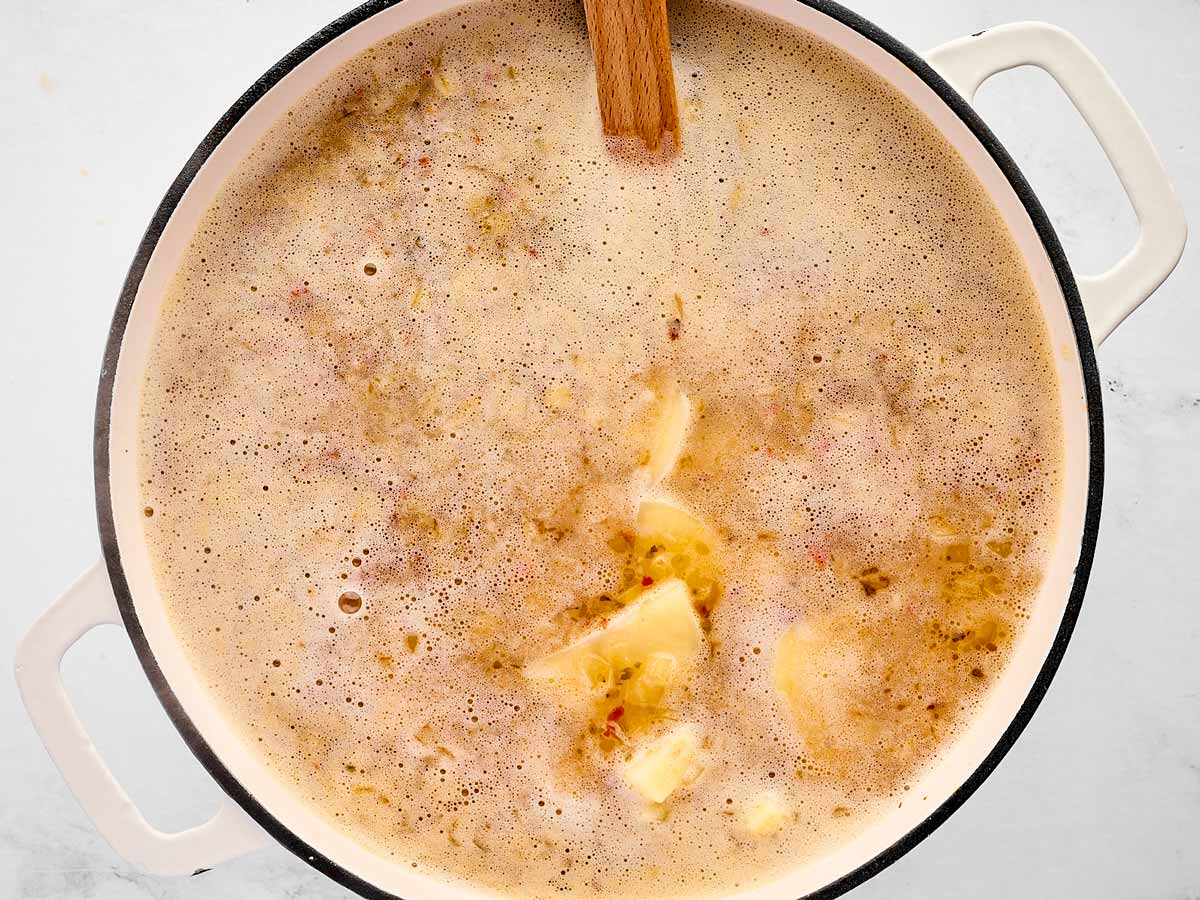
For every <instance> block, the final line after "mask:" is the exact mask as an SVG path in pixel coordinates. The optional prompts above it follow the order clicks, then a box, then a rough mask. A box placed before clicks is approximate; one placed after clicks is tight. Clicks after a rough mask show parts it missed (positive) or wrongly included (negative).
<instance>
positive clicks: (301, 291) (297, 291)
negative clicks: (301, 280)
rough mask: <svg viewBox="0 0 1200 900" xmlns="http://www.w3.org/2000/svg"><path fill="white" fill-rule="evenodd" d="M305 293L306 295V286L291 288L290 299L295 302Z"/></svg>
mask: <svg viewBox="0 0 1200 900" xmlns="http://www.w3.org/2000/svg"><path fill="white" fill-rule="evenodd" d="M307 293H308V286H307V285H301V286H300V287H295V288H292V291H291V294H292V299H293V300H295V299H296V298H297V297H299V296H300V295H301V294H307Z"/></svg>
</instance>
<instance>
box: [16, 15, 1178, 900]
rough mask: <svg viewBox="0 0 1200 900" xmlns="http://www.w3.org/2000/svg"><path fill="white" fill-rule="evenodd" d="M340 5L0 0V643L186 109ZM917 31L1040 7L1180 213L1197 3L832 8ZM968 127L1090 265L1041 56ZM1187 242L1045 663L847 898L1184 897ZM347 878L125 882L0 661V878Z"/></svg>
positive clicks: (147, 797) (219, 887)
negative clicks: (973, 789) (1010, 741)
mask: <svg viewBox="0 0 1200 900" xmlns="http://www.w3.org/2000/svg"><path fill="white" fill-rule="evenodd" d="M350 5H351V3H350V0H186V2H185V0H179V2H172V3H155V2H150V0H121V2H114V0H108V2H88V3H80V2H78V0H68V2H66V3H56V4H43V3H32V2H16V0H14V2H10V3H5V4H3V5H0V109H2V110H3V112H4V115H3V117H2V118H0V171H3V172H4V173H5V176H6V177H5V179H4V187H3V193H2V194H0V197H2V200H0V204H2V205H3V208H4V210H5V214H4V215H3V217H2V218H0V254H2V259H3V267H2V271H3V274H4V276H5V278H6V279H7V281H6V283H7V284H8V288H7V289H6V290H7V291H8V293H7V294H6V295H5V296H6V298H7V299H6V300H5V309H6V315H5V322H4V327H3V328H0V378H2V382H0V383H2V387H0V421H3V422H6V423H8V424H7V428H6V429H5V432H4V434H5V440H4V457H3V464H4V474H3V476H2V477H0V508H3V510H4V517H3V521H2V524H0V554H2V559H3V568H4V571H7V572H8V573H9V574H10V576H11V578H12V582H13V583H12V585H10V587H9V589H8V596H7V597H6V599H5V601H4V602H3V604H0V623H2V624H0V634H2V635H3V636H2V637H0V659H2V660H3V661H4V662H5V663H6V665H5V669H8V668H9V665H8V663H9V661H10V660H11V656H12V651H13V647H14V645H15V643H16V640H17V638H18V637H19V636H20V635H21V634H23V633H24V631H25V630H26V629H27V628H28V626H29V624H30V623H31V622H32V620H33V619H34V617H35V616H36V615H37V614H38V613H39V612H40V611H41V610H42V609H43V608H44V607H45V606H46V605H47V604H48V603H49V602H50V601H51V600H52V599H53V598H54V597H55V596H56V595H57V594H58V593H60V592H61V590H62V589H63V588H64V587H65V586H66V585H67V584H68V583H69V582H70V581H71V580H72V579H73V578H74V577H75V576H76V575H77V574H78V573H79V572H81V571H82V570H83V569H84V568H85V567H86V566H87V565H88V564H90V563H91V562H92V561H93V560H94V559H95V558H96V557H97V556H98V552H99V551H98V541H97V536H96V529H95V524H94V512H93V494H92V469H91V438H92V407H93V403H94V397H95V384H96V377H97V372H98V369H99V360H100V354H101V348H102V346H103V342H104V339H105V335H106V332H107V329H108V322H109V318H110V316H111V314H112V308H113V304H114V302H115V298H116V295H117V292H118V289H119V286H120V284H121V281H122V279H123V277H124V274H125V270H126V267H127V266H128V263H129V260H130V257H131V255H132V253H133V249H134V247H135V246H136V243H137V241H138V239H139V238H140V236H141V233H142V230H143V229H144V227H145V225H146V223H147V221H148V220H149V217H150V214H151V212H152V211H153V209H154V207H155V206H156V204H157V203H158V201H159V199H160V197H161V195H162V193H163V191H164V189H165V188H166V186H167V185H168V183H169V182H170V181H171V179H172V178H173V177H174V175H175V173H176V172H177V171H178V169H179V167H180V166H181V164H182V163H183V161H184V160H185V159H186V157H187V156H188V154H189V153H190V152H191V151H192V149H193V148H194V146H195V145H196V144H197V143H198V141H199V140H200V138H201V137H202V135H203V134H204V132H205V131H206V130H207V129H208V127H209V126H210V125H211V124H212V123H213V122H215V121H216V119H217V118H218V117H219V116H220V114H221V113H222V112H223V111H224V110H225V108H226V107H227V106H228V105H229V104H230V103H231V102H232V101H233V99H234V98H235V97H237V96H238V94H239V93H241V91H242V90H243V89H244V88H245V87H246V86H248V85H249V84H250V83H251V81H253V80H254V78H256V77H257V76H258V75H259V74H260V73H261V72H263V71H264V70H265V69H267V68H268V67H269V66H270V65H271V64H272V63H274V62H275V61H276V60H277V59H278V58H279V57H280V56H282V55H283V54H284V53H285V52H286V51H287V50H289V49H291V48H292V47H293V46H294V45H295V44H297V43H299V42H300V41H301V40H302V39H303V38H305V37H307V36H308V35H309V34H311V33H312V32H313V31H315V30H316V29H317V28H318V27H319V26H321V25H324V24H325V23H326V22H328V21H329V20H331V19H333V18H335V17H336V16H337V15H338V14H340V13H341V12H343V11H345V10H346V9H347V8H349V6H350ZM852 5H853V6H854V8H855V9H856V10H858V11H859V12H861V13H862V14H864V15H865V16H867V17H868V18H870V19H872V20H874V21H875V22H877V23H878V24H879V25H881V26H882V27H883V28H885V29H887V30H888V31H890V32H891V33H892V34H894V35H895V36H897V37H898V38H900V39H901V40H902V41H904V42H906V43H908V44H909V45H910V46H913V47H915V48H917V49H926V48H929V47H932V46H934V45H936V44H938V43H941V42H942V41H944V40H947V39H949V38H953V37H957V36H959V35H963V34H968V33H970V32H974V31H978V30H980V29H982V28H985V27H987V26H991V25H997V24H1001V23H1003V22H1008V21H1016V20H1021V19H1030V18H1041V19H1046V20H1049V21H1052V22H1054V23H1056V24H1059V25H1062V26H1063V27H1065V28H1067V29H1068V30H1071V31H1073V32H1075V33H1076V34H1077V35H1078V36H1079V37H1081V38H1082V39H1083V41H1084V42H1085V43H1086V44H1087V45H1088V46H1089V47H1090V48H1091V49H1092V51H1093V52H1095V54H1096V55H1097V56H1098V57H1099V58H1100V59H1101V61H1102V62H1104V64H1105V65H1106V66H1107V67H1108V70H1109V72H1110V73H1111V74H1112V75H1113V77H1114V79H1115V80H1116V81H1117V83H1118V84H1119V85H1120V86H1121V88H1122V89H1123V90H1124V92H1125V94H1126V95H1127V97H1128V98H1129V100H1130V101H1131V103H1132V104H1133V106H1134V108H1135V109H1136V110H1137V111H1138V113H1139V114H1140V116H1141V117H1142V120H1143V122H1144V123H1145V125H1146V128H1147V129H1148V130H1149V132H1150V134H1151V135H1152V136H1153V138H1154V140H1155V143H1156V144H1157V146H1158V148H1159V151H1160V153H1161V154H1162V156H1163V158H1164V160H1165V162H1166V165H1167V168H1168V169H1169V171H1170V172H1171V175H1172V177H1173V178H1174V181H1175V185H1176V187H1177V189H1178V190H1179V193H1180V195H1181V196H1182V198H1183V203H1184V206H1185V209H1188V210H1189V211H1190V212H1191V213H1192V217H1193V225H1194V226H1195V225H1196V224H1197V216H1200V115H1198V114H1197V111H1196V98H1197V95H1200V56H1198V54H1197V53H1196V50H1195V47H1196V37H1197V35H1200V5H1197V3H1195V2H1192V0H1158V2H1156V3H1154V4H1148V5H1144V6H1142V7H1139V8H1138V9H1137V10H1136V11H1135V9H1134V8H1133V7H1132V6H1130V4H1128V3H1125V2H1121V0H1052V2H1049V3H1039V2H1035V0H925V2H922V3H904V4H897V3H892V2H889V0H858V2H853V3H852ZM979 107H980V111H981V112H982V113H983V115H984V118H985V119H987V120H988V122H989V123H990V124H991V125H992V126H993V127H994V129H995V130H996V132H997V133H998V134H999V136H1000V138H1001V140H1002V141H1003V142H1004V143H1005V144H1006V145H1007V146H1008V147H1009V149H1010V150H1011V151H1012V153H1013V155H1014V156H1015V157H1016V159H1017V160H1018V162H1019V163H1020V164H1021V166H1022V168H1023V169H1024V171H1025V172H1026V174H1027V176H1028V177H1029V179H1030V181H1031V182H1032V184H1033V186H1034V188H1035V189H1036V190H1037V191H1038V193H1039V195H1040V197H1041V199H1042V201H1043V202H1044V204H1045V206H1046V207H1047V209H1048V211H1049V213H1050V215H1051V217H1052V218H1053V220H1054V224H1055V227H1056V228H1057V229H1058V231H1059V234H1060V236H1061V237H1062V238H1063V241H1064V243H1065V245H1066V248H1067V251H1068V254H1069V256H1070V258H1071V260H1072V263H1073V265H1074V267H1075V270H1076V272H1092V271H1097V270H1099V269H1100V268H1102V267H1104V266H1105V265H1106V264H1107V263H1109V262H1111V261H1112V260H1115V259H1116V258H1117V256H1119V255H1120V254H1121V253H1122V252H1123V251H1124V250H1125V248H1126V247H1127V246H1128V245H1129V244H1130V243H1131V241H1132V239H1133V236H1134V234H1135V220H1134V217H1133V214H1132V212H1131V211H1130V209H1129V208H1128V206H1127V204H1126V202H1125V200H1124V197H1123V195H1122V194H1121V191H1120V187H1119V184H1118V183H1117V181H1116V178H1115V177H1114V176H1113V174H1112V172H1111V170H1110V169H1109V168H1108V166H1107V163H1106V162H1105V160H1104V157H1103V155H1102V153H1101V152H1100V150H1099V149H1098V148H1097V146H1096V145H1095V143H1094V142H1093V141H1092V140H1091V138H1090V136H1089V135H1088V134H1087V132H1086V130H1085V128H1084V126H1083V124H1082V122H1081V120H1080V119H1079V118H1078V116H1077V115H1076V114H1075V113H1074V111H1073V110H1072V109H1071V107H1070V105H1069V103H1068V102H1067V101H1066V100H1065V99H1064V98H1063V97H1062V95H1060V94H1059V93H1058V92H1057V91H1056V89H1055V88H1054V86H1053V83H1052V82H1051V81H1050V79H1049V78H1048V77H1047V76H1044V75H1043V74H1042V73H1040V72H1035V71H1030V70H1022V71H1019V72H1015V73H1009V74H1007V75H1005V76H1001V77H998V78H996V79H994V80H993V81H991V82H989V83H988V84H987V85H986V86H985V87H984V88H983V90H982V91H981V93H980V96H979ZM1198 339H1200V241H1197V240H1193V241H1192V244H1191V246H1190V247H1189V248H1188V250H1187V252H1186V253H1185V255H1184V258H1183V260H1182V262H1181V263H1180V265H1179V267H1178V269H1177V270H1176V272H1175V274H1174V276H1173V277H1172V278H1171V279H1170V280H1169V281H1168V282H1167V284H1166V285H1165V286H1164V287H1163V288H1162V289H1160V290H1159V292H1158V293H1157V294H1156V295H1155V296H1154V297H1153V298H1152V299H1151V300H1150V302H1148V303H1146V304H1145V306H1143V307H1142V309H1140V310H1139V311H1138V312H1136V313H1135V314H1134V315H1133V316H1132V317H1131V318H1130V319H1129V320H1128V321H1127V322H1126V323H1125V324H1124V325H1123V326H1122V327H1121V328H1120V329H1119V330H1118V331H1117V332H1116V333H1115V334H1114V335H1113V337H1112V338H1111V339H1109V341H1108V342H1107V343H1106V344H1105V345H1104V347H1103V349H1102V350H1101V352H1100V354H1099V360H1100V371H1101V376H1102V379H1103V384H1104V404H1105V413H1106V431H1107V479H1106V481H1107V483H1106V486H1105V505H1104V517H1103V524H1102V527H1101V533H1100V540H1099V547H1098V550H1097V555H1096V564H1095V568H1094V570H1093V573H1092V579H1091V587H1090V589H1089V590H1088V594H1087V599H1086V602H1085V604H1084V610H1083V615H1082V618H1081V619H1080V621H1079V626H1078V628H1077V630H1076V633H1075V637H1074V639H1073V641H1072V643H1071V646H1070V649H1069V651H1068V653H1067V656H1066V659H1065V661H1064V663H1063V665H1062V668H1061V670H1060V672H1059V675H1058V677H1057V679H1056V680H1055V682H1054V684H1053V686H1052V687H1051V689H1050V692H1049V694H1048V696H1047V697H1046V699H1045V701H1044V702H1043V704H1042V706H1041V708H1040V710H1039V711H1038V713H1037V715H1036V716H1035V717H1034V719H1033V722H1032V723H1031V724H1030V726H1029V728H1028V729H1027V731H1026V732H1025V734H1024V736H1023V737H1022V738H1021V740H1020V741H1019V742H1018V744H1017V746H1016V747H1015V749H1013V751H1012V752H1011V753H1009V755H1008V756H1007V757H1006V758H1005V759H1004V761H1003V762H1002V763H1001V765H1000V767H999V769H998V770H997V771H996V772H995V774H993V775H992V776H991V778H990V779H988V781H987V782H986V783H985V784H984V785H983V787H982V788H981V789H980V790H979V791H978V793H977V794H976V795H975V796H974V797H973V798H972V799H971V800H970V801H969V802H968V803H967V804H966V806H965V807H964V808H963V809H962V810H960V811H959V812H958V813H956V814H955V815H954V816H953V817H952V818H951V819H950V821H949V822H947V823H946V824H945V825H943V826H942V827H941V828H940V829H938V830H937V831H936V832H935V833H934V834H933V835H932V836H931V837H930V838H929V839H928V840H926V841H925V842H924V843H923V844H921V845H920V846H919V847H918V848H917V849H916V850H914V851H913V852H912V853H910V854H909V855H908V856H906V857H905V858H904V859H902V860H901V861H900V862H898V863H897V864H896V865H894V866H893V867H891V868H890V869H888V870H887V871H885V872H884V873H883V874H882V875H880V876H878V877H876V878H875V879H873V880H872V881H870V882H868V883H867V884H866V885H864V886H863V887H860V888H858V889H857V890H856V891H855V892H854V893H853V894H852V896H853V897H855V898H857V900H869V898H885V897H886V898H894V897H913V898H922V900H933V898H960V897H963V896H971V897H975V898H1008V897H1101V898H1110V897H1111V898H1142V897H1145V898H1164V900H1198V898H1200V650H1198V648H1200V576H1198V575H1197V569H1196V568H1195V566H1196V560H1197V559H1198V558H1200V552H1198V550H1197V547H1196V544H1197V542H1198V541H1200V465H1198V463H1200V453H1198V448H1200V353H1198V352H1197V341H1198ZM64 674H65V679H66V682H67V686H68V689H69V691H70V693H71V696H72V697H73V698H74V700H75V702H76V704H77V707H78V710H79V712H80V715H81V716H82V718H83V719H84V720H85V722H86V724H87V725H88V727H89V729H91V731H92V733H93V735H94V737H95V739H96V743H97V744H98V746H99V747H100V749H101V752H102V753H103V754H104V755H105V757H106V758H107V759H108V760H109V761H110V763H111V764H112V767H113V769H114V770H115V772H116V774H117V776H118V778H119V779H120V780H121V781H122V782H123V783H124V784H125V785H126V786H127V788H128V789H129V791H130V793H131V794H132V796H133V797H134V799H135V800H136V801H137V803H138V804H139V805H140V806H141V807H142V809H143V810H144V811H145V812H146V814H147V816H148V817H149V818H150V819H151V821H152V822H153V823H154V824H156V825H158V826H160V827H162V828H165V829H178V828H182V827H186V826H189V825H193V824H197V823H198V822H200V821H201V820H202V819H203V818H206V817H207V816H208V815H209V814H211V811H212V810H213V809H215V807H216V803H217V796H218V795H217V790H216V787H215V786H214V785H213V783H212V782H211V781H210V780H209V779H208V777H207V775H206V774H205V773H204V772H203V770H202V769H201V768H200V766H199V764H198V763H196V762H195V760H194V759H193V758H192V757H191V756H190V754H189V753H188V751H187V750H186V748H185V747H184V745H183V743H182V741H181V740H180V739H179V737H178V735H177V734H176V733H175V732H174V730H173V728H172V727H171V725H170V724H169V722H168V721H167V719H166V716H165V714H164V713H163V712H162V710H161V708H160V707H159V706H158V704H157V702H156V700H155V698H154V696H153V694H152V692H151V690H150V688H149V685H148V683H147V682H146V680H145V678H144V676H143V675H142V673H141V671H140V669H139V667H138V665H137V663H136V660H135V659H134V656H133V653H132V650H131V648H130V646H129V643H128V641H127V640H126V638H125V636H124V633H123V632H122V631H121V630H120V629H117V628H115V627H109V628H103V629H98V630H97V631H94V632H92V633H91V634H90V635H88V636H87V637H86V638H85V639H84V640H83V641H82V642H81V643H80V644H79V645H77V646H76V647H75V648H74V649H73V650H72V651H71V652H70V653H69V654H68V656H67V658H66V660H65V662H64ZM300 896H303V897H308V898H348V897H350V896H351V895H350V894H349V892H347V891H345V890H344V889H342V888H340V887H338V886H337V885H335V884H333V883H332V882H329V881H327V880H325V879H324V878H323V877H322V876H320V875H318V874H317V873H316V872H314V871H312V870H311V869H309V868H308V867H307V866H305V865H304V864H303V863H301V862H300V861H299V860H297V859H295V858H294V857H292V856H291V855H290V854H288V853H287V852H285V851H284V850H282V849H278V848H271V849H268V850H263V851H259V852H257V853H255V854H252V855H250V856H247V857H244V858H242V859H240V860H237V861H234V862H232V863H228V864H226V865H223V866H220V867H219V868H217V869H214V870H213V871H211V872H208V873H206V874H203V875H201V876H197V877H193V878H187V879H175V880H169V879H160V878H155V877H152V876H149V875H146V874H143V873H141V872H139V871H138V870H137V869H136V868H135V867H133V866H131V865H129V864H127V863H126V862H124V861H123V860H122V859H120V858H119V857H118V856H117V855H116V854H115V853H113V851H112V850H111V849H109V847H108V846H107V845H106V844H105V843H104V841H103V840H101V839H100V838H99V837H98V836H97V834H96V832H95V831H94V829H93V828H92V825H91V823H90V822H89V821H88V819H87V818H86V816H84V814H83V813H82V811H81V810H80V808H79V806H78V805H77V804H76V802H75V800H74V799H73V798H72V796H71V795H70V793H69V792H68V791H67V788H66V786H65V785H64V783H63V781H62V779H61V778H60V776H59V774H58V772H57V770H56V769H55V767H54V765H53V764H52V763H51V761H50V759H49V757H48V756H47V755H46V753H45V751H44V750H43V748H42V746H41V744H40V742H39V740H38V738H37V736H36V734H35V733H34V731H33V729H32V727H31V726H30V724H29V722H28V719H27V718H26V716H25V712H24V709H23V708H22V706H21V703H20V700H19V698H18V696H17V693H16V689H15V686H14V684H13V682H12V679H11V677H9V676H4V677H0V897H6V898H8V897H12V898H20V900H34V898H38V900H58V898H72V900H74V898H95V900H149V898H155V900H185V898H189V900H190V898H195V900H199V898H216V897H220V898H228V897H264V898H265V897H300Z"/></svg>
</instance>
